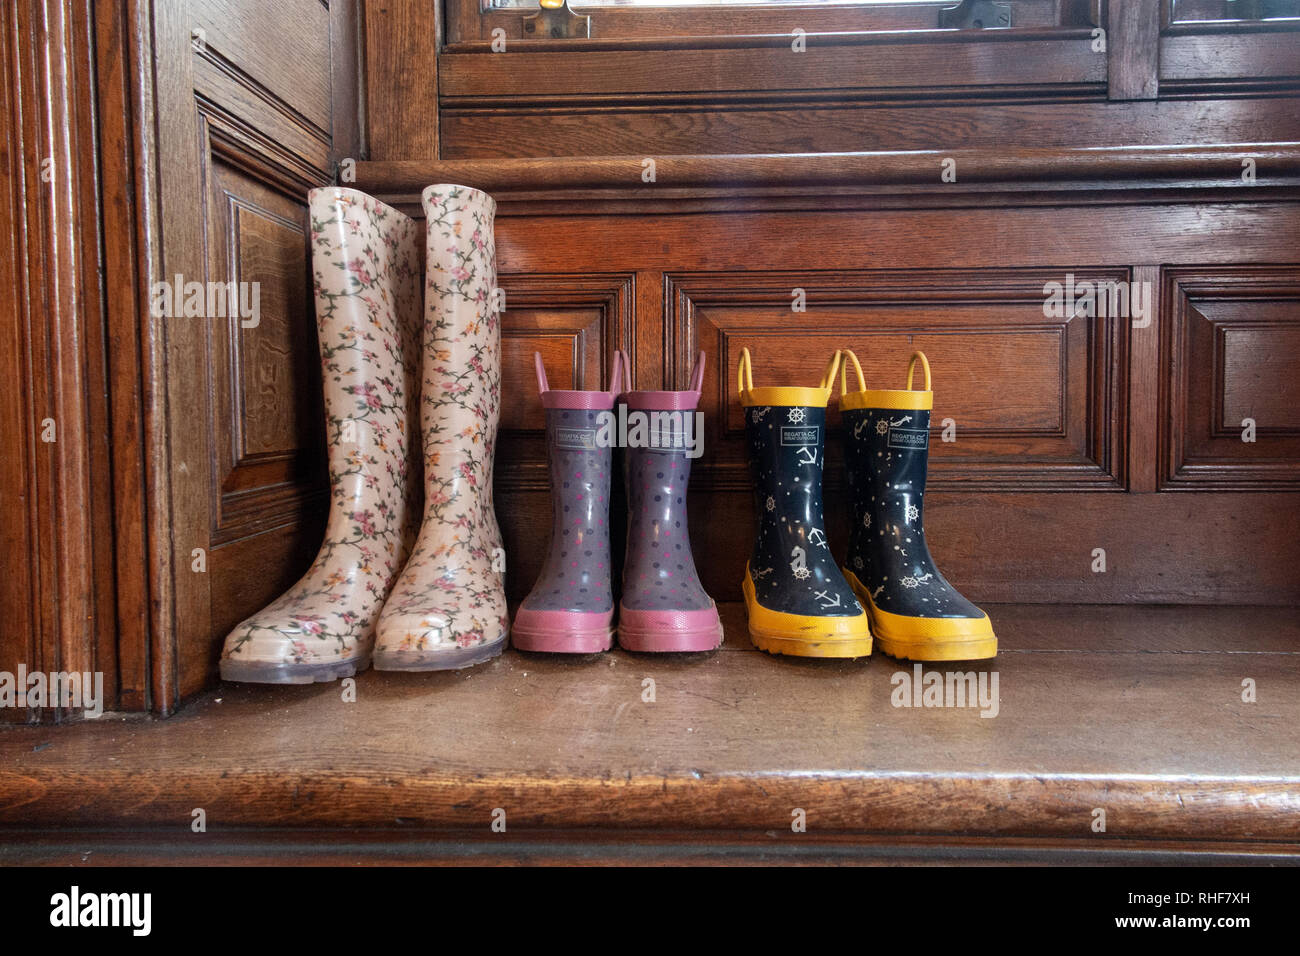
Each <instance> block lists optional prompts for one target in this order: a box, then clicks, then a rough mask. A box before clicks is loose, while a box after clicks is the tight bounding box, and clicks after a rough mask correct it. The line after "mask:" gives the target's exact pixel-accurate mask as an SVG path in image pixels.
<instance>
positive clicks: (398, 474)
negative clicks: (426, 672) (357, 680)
mask: <svg viewBox="0 0 1300 956" xmlns="http://www.w3.org/2000/svg"><path fill="white" fill-rule="evenodd" d="M308 206H309V208H310V212H311V243H312V246H311V248H312V266H313V273H314V277H315V281H314V286H315V299H316V326H317V330H318V334H319V337H320V355H321V367H322V376H321V377H322V384H323V387H324V399H325V424H326V448H327V457H328V462H329V485H330V505H329V519H328V521H327V523H326V527H325V539H324V541H323V542H322V543H321V547H320V552H319V553H318V554H317V556H316V560H315V562H313V564H312V566H311V568H310V569H309V570H308V571H307V573H306V574H305V575H304V576H303V577H302V579H301V580H299V581H298V583H297V584H295V585H294V586H293V587H292V588H291V589H290V590H289V591H287V592H286V593H285V594H284V595H282V596H281V597H280V598H279V599H278V600H276V601H275V602H273V603H272V604H271V605H269V606H268V607H266V608H265V609H264V610H262V611H261V612H259V613H258V614H254V615H253V616H252V617H250V618H248V619H247V620H245V621H243V622H242V623H241V624H240V625H239V626H238V627H236V628H235V629H234V630H233V631H231V633H230V635H229V636H228V637H227V638H226V642H225V646H224V648H223V649H222V652H221V676H222V677H223V678H224V679H226V680H234V681H251V682H254V683H262V684H309V683H312V682H313V681H328V680H334V679H335V678H338V677H348V676H350V675H352V674H355V673H357V672H358V671H362V670H365V668H366V667H367V666H368V664H369V661H370V654H371V647H372V645H373V643H374V638H375V622H376V620H377V619H378V617H379V609H380V606H381V605H382V604H383V602H384V598H385V597H386V596H387V595H388V593H389V591H390V590H391V588H392V586H393V582H394V581H395V580H396V578H397V574H398V572H399V571H400V570H401V568H402V563H403V561H404V560H405V558H406V555H407V554H408V553H409V552H410V547H411V545H412V543H413V542H414V540H415V530H416V523H417V521H418V518H419V509H418V500H419V484H418V472H416V473H411V472H408V468H407V462H408V458H409V455H408V449H410V448H411V447H412V442H414V441H416V440H418V436H417V434H416V430H415V426H416V422H417V420H418V416H419V411H418V408H417V407H416V401H417V400H418V396H419V390H420V389H419V377H418V368H419V363H418V357H419V343H420V259H419V253H420V228H419V224H418V223H416V222H414V221H413V220H411V219H409V218H408V217H406V216H404V215H402V214H401V213H400V212H398V211H397V210H395V209H393V208H391V207H389V206H386V205H384V204H383V203H382V202H379V201H378V200H377V199H373V198H371V197H370V196H367V195H366V194H365V193H360V192H357V191H356V190H354V189H343V188H340V187H334V186H331V187H327V188H324V189H314V190H312V191H311V192H310V193H308Z"/></svg>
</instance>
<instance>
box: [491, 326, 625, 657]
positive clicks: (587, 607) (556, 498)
mask: <svg viewBox="0 0 1300 956" xmlns="http://www.w3.org/2000/svg"><path fill="white" fill-rule="evenodd" d="M533 359H534V362H535V364H536V368H537V387H538V389H539V390H540V391H541V396H542V408H544V409H545V410H546V446H547V449H548V455H547V457H548V459H549V461H550V471H551V542H550V547H549V549H548V551H547V555H546V560H545V562H544V563H543V564H542V571H541V574H539V575H538V577H537V583H536V584H534V585H533V589H532V591H531V592H530V593H529V595H528V597H526V598H524V600H523V603H522V604H520V605H519V610H518V611H517V612H516V613H515V624H514V630H513V633H512V636H511V641H512V642H513V644H514V646H515V647H516V648H518V649H519V650H524V651H549V652H553V653H561V654H593V653H596V652H598V651H607V650H609V648H610V646H611V645H612V644H613V637H614V592H613V588H612V585H611V581H612V578H611V575H610V548H609V489H610V466H611V465H612V464H613V451H614V449H613V442H612V441H603V442H602V441H600V440H599V439H598V435H599V434H600V433H601V431H602V428H603V427H605V423H607V422H609V421H610V420H611V419H612V411H613V408H614V400H615V398H616V397H617V396H618V394H619V392H621V391H622V380H623V373H622V365H623V362H622V356H621V355H620V354H619V353H617V352H615V353H614V371H613V374H612V375H611V376H610V389H609V391H608V392H599V391H578V390H572V391H564V390H560V389H552V388H550V387H549V386H548V385H547V382H546V368H545V367H544V366H543V365H542V356H541V354H540V353H535V354H534V356H533ZM606 431H608V429H607V428H606Z"/></svg>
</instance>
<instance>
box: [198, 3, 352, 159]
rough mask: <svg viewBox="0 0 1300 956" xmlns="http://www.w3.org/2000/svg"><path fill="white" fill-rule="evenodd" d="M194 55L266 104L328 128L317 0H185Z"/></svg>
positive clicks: (326, 45)
mask: <svg viewBox="0 0 1300 956" xmlns="http://www.w3.org/2000/svg"><path fill="white" fill-rule="evenodd" d="M189 2H190V7H191V18H192V22H191V29H192V30H196V31H198V30H201V31H202V33H201V34H195V39H194V41H193V43H192V49H193V51H194V53H195V54H196V55H197V56H199V57H201V58H202V59H204V60H207V61H210V62H212V63H213V64H214V65H216V66H217V67H218V68H219V69H222V70H223V71H225V72H228V73H233V74H235V75H238V76H239V77H240V78H241V79H242V80H243V82H244V83H245V85H247V86H248V87H249V89H250V90H252V91H253V92H254V93H255V94H256V95H257V96H259V97H260V98H262V99H264V100H265V101H266V102H267V103H268V104H270V105H272V106H274V107H276V108H279V109H282V110H286V111H288V112H290V113H293V114H295V119H297V120H299V121H305V122H306V123H309V124H310V125H311V126H313V127H315V128H316V129H317V130H319V131H321V132H323V133H325V134H326V135H328V134H329V130H330V12H329V7H328V5H327V4H324V3H321V0H189Z"/></svg>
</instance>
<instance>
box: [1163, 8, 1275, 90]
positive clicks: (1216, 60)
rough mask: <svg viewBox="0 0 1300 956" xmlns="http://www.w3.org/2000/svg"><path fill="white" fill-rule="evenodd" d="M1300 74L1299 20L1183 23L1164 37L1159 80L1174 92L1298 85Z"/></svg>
mask: <svg viewBox="0 0 1300 956" xmlns="http://www.w3.org/2000/svg"><path fill="white" fill-rule="evenodd" d="M1297 79H1300V28H1298V26H1297V23H1296V21H1295V20H1294V19H1292V20H1281V21H1271V22H1264V23H1233V24H1215V25H1214V26H1213V27H1210V28H1207V27H1206V26H1203V25H1190V24H1188V25H1181V26H1175V27H1173V28H1170V29H1167V30H1166V31H1164V35H1162V36H1161V37H1160V83H1161V85H1162V87H1164V88H1165V89H1167V90H1168V91H1169V92H1171V93H1177V94H1187V93H1194V92H1214V91H1220V90H1260V91H1264V90H1293V89H1294V88H1295V84H1296V81H1297Z"/></svg>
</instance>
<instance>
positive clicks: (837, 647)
mask: <svg viewBox="0 0 1300 956" xmlns="http://www.w3.org/2000/svg"><path fill="white" fill-rule="evenodd" d="M838 367H839V353H838V352H836V353H835V355H834V356H832V358H831V361H830V363H829V364H828V365H827V368H826V373H825V374H824V375H823V376H822V381H821V384H820V385H818V386H817V387H816V388H800V387H769V388H754V384H753V374H752V371H751V364H750V356H749V350H748V349H744V350H743V351H742V352H741V357H740V368H739V378H740V381H739V391H740V402H741V405H742V406H743V407H744V409H745V436H746V442H747V444H748V446H749V460H750V467H751V470H752V472H753V479H754V494H755V497H754V501H755V511H756V513H757V517H758V530H757V533H756V535H755V538H754V550H753V552H752V554H751V556H750V559H749V565H748V567H747V568H746V574H745V580H744V593H745V606H746V610H747V612H748V615H749V633H750V638H751V639H752V640H753V642H754V646H756V647H758V648H759V649H761V650H765V651H769V652H771V653H774V654H791V655H795V656H799V657H862V656H865V655H867V654H870V653H871V637H870V633H869V631H868V627H867V618H866V615H865V613H864V612H863V610H862V607H861V606H860V605H859V604H858V601H857V599H856V598H855V597H854V595H853V591H852V589H851V588H850V587H849V584H848V582H847V581H846V580H845V578H844V575H843V574H841V573H840V569H839V567H838V566H837V565H836V563H835V559H834V558H833V557H832V556H831V551H830V543H829V541H828V540H827V535H826V521H825V516H824V513H823V507H822V470H823V468H824V466H825V447H826V445H825V442H826V405H827V403H828V402H829V400H830V394H831V387H832V386H833V384H834V379H835V371H836V369H837V368H838Z"/></svg>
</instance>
